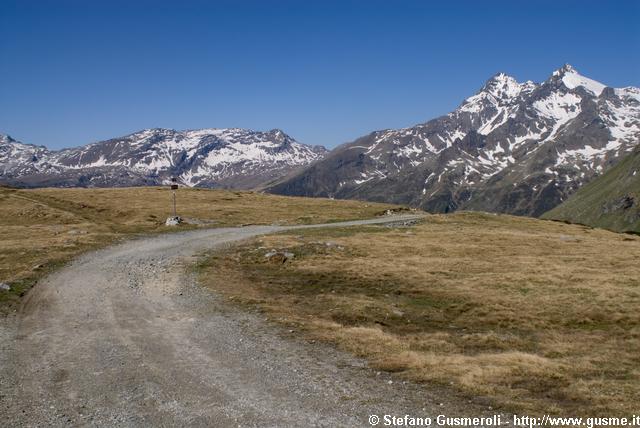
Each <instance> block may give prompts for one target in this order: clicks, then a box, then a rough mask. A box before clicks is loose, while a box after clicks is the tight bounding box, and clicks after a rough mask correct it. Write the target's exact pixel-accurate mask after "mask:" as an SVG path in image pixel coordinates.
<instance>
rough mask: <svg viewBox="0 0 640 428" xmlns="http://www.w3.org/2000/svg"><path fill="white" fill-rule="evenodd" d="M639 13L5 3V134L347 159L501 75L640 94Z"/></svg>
mask: <svg viewBox="0 0 640 428" xmlns="http://www.w3.org/2000/svg"><path fill="white" fill-rule="evenodd" d="M639 22H640V2H638V1H628V2H625V1H608V2H596V1H585V0H582V1H558V0H556V1H527V2H524V1H522V2H520V1H504V2H502V1H492V2H491V1H483V2H481V1H444V2H438V1H419V2H412V1H364V0H363V1H345V0H342V1H336V2H333V1H315V2H312V1H295V2H294V1H275V0H274V1H266V0H265V1H257V2H251V1H220V2H212V1H182V2H178V1H173V2H162V1H122V2H119V1H112V0H110V1H106V0H105V1H77V2H71V1H39V2H38V1H27V0H21V1H5V0H0V55H1V57H2V66H1V67H0V133H8V134H10V135H12V136H13V137H14V138H16V139H19V140H21V141H23V142H27V143H34V144H43V145H46V146H48V147H51V148H62V147H70V146H76V145H81V144H86V143H89V142H94V141H98V140H102V139H107V138H111V137H116V136H120V135H125V134H128V133H130V132H134V131H137V130H140V129H143V128H151V127H165V128H175V129H192V128H204V127H220V128H221V127H243V128H252V129H261V130H268V129H272V128H281V129H283V130H284V131H285V132H287V133H288V134H290V135H292V136H293V137H295V138H296V139H298V140H299V141H301V142H304V143H309V144H323V145H325V146H327V147H333V146H335V145H337V144H340V143H343V142H346V141H350V140H352V139H355V138H356V137H359V136H361V135H363V134H366V133H368V132H370V131H373V130H376V129H383V128H398V127H403V126H409V125H413V124H415V123H420V122H425V121H427V120H428V119H431V118H433V117H436V116H439V115H441V114H445V113H447V112H449V111H450V110H452V109H453V108H455V107H456V106H457V105H458V104H459V103H460V102H461V101H462V100H463V99H464V98H466V97H467V96H470V95H472V94H473V93H474V92H475V91H477V90H478V89H479V88H480V87H481V86H482V84H483V83H484V81H485V80H486V79H488V78H489V77H491V76H492V75H493V74H495V73H496V72H498V71H504V72H506V73H507V74H510V75H512V76H514V77H516V78H517V79H518V80H520V81H523V80H529V79H530V80H534V81H542V80H545V79H546V78H547V77H548V76H549V75H550V74H551V72H552V71H553V70H554V69H556V68H558V67H560V66H562V65H563V64H564V63H570V64H572V65H573V66H574V67H576V68H577V69H578V70H579V71H580V72H581V73H582V74H584V75H586V76H588V77H591V78H593V79H596V80H599V81H601V82H603V83H606V84H608V85H610V86H615V87H620V86H630V85H633V86H640V25H639V24H638V23H639Z"/></svg>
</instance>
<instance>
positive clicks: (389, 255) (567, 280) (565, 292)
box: [200, 213, 640, 416]
mask: <svg viewBox="0 0 640 428" xmlns="http://www.w3.org/2000/svg"><path fill="white" fill-rule="evenodd" d="M374 232H376V233H374ZM326 242H329V245H327V244H326ZM272 248H275V249H287V250H288V251H291V252H293V253H294V254H296V257H295V258H294V259H293V260H292V261H287V262H286V263H284V264H282V263H279V264H276V263H271V262H269V261H268V259H265V257H264V254H265V253H266V252H267V251H268V250H270V249H272ZM638 260H640V237H634V236H630V235H621V234H615V233H611V232H606V231H603V230H596V229H588V228H585V227H581V226H575V225H565V224H561V223H555V222H548V221H540V220H535V219H526V218H517V217H511V216H502V215H500V216H496V215H489V214H479V213H459V214H453V215H438V216H429V217H428V219H427V220H426V221H425V222H424V223H423V224H421V225H419V226H417V227H414V228H410V229H407V228H396V229H389V228H385V227H380V226H370V227H359V228H350V229H349V228H344V229H337V230H310V231H306V232H296V233H295V234H284V235H276V236H268V237H264V238H261V239H260V240H259V241H255V242H253V243H250V244H247V245H244V246H242V247H239V248H236V249H231V250H228V252H226V253H222V254H214V255H212V256H211V257H210V258H208V259H207V260H206V261H205V262H203V263H202V265H201V266H200V269H201V273H202V280H203V282H205V283H207V284H208V285H209V286H211V287H213V288H214V289H216V290H219V291H221V292H223V293H225V294H226V295H228V296H230V297H232V298H233V299H234V300H238V301H240V302H243V303H245V304H251V305H258V306H259V307H261V308H263V309H264V310H265V311H266V312H267V313H269V314H271V317H272V318H273V319H275V320H279V321H281V322H285V323H287V324H290V325H295V326H297V327H298V328H299V329H301V330H303V331H304V332H305V333H306V334H308V335H309V336H311V337H313V338H316V339H317V338H319V339H323V340H327V341H329V342H332V343H335V344H337V345H338V346H340V347H342V348H344V349H347V350H349V351H351V352H353V353H355V354H357V355H360V356H363V357H366V358H368V359H370V361H371V362H372V364H373V365H374V366H375V367H378V368H381V369H385V370H389V371H394V372H399V373H400V375H401V376H404V377H407V378H410V379H413V380H418V381H422V382H430V383H434V382H435V383H438V384H441V385H448V386H450V387H451V388H453V389H455V390H456V391H458V392H460V391H462V392H463V393H464V394H468V395H469V396H482V397H488V398H490V399H491V400H492V402H493V403H494V404H495V405H496V406H499V407H502V408H504V409H506V410H517V411H528V412H539V413H542V412H546V413H558V414H565V415H566V414H567V413H576V412H577V413H578V414H595V415H598V414H599V415H602V414H621V415H624V416H629V415H628V413H631V412H633V411H635V412H636V413H637V410H638V406H637V403H638V401H639V400H640V311H638V308H639V307H640V305H639V304H640V263H638ZM603 412H604V413H603Z"/></svg>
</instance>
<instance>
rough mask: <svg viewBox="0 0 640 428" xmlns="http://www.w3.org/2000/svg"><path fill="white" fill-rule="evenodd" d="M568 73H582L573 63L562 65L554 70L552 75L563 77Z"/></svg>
mask: <svg viewBox="0 0 640 428" xmlns="http://www.w3.org/2000/svg"><path fill="white" fill-rule="evenodd" d="M567 73H574V74H580V73H578V70H576V69H575V68H574V67H573V66H572V65H571V64H565V65H563V66H562V67H560V68H559V69H557V70H556V71H554V72H553V74H552V76H559V77H562V76H564V75H565V74H567Z"/></svg>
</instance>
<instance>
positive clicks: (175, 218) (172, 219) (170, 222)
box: [165, 177, 182, 226]
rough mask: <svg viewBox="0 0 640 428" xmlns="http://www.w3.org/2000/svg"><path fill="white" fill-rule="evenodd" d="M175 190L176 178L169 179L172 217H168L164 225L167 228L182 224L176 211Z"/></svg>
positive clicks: (176, 188)
mask: <svg viewBox="0 0 640 428" xmlns="http://www.w3.org/2000/svg"><path fill="white" fill-rule="evenodd" d="M176 190H178V178H177V177H171V193H172V197H173V217H169V218H168V219H167V221H166V222H165V224H166V225H167V226H177V225H179V224H180V223H182V219H181V218H180V217H178V210H177V209H176Z"/></svg>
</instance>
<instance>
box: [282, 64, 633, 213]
mask: <svg viewBox="0 0 640 428" xmlns="http://www.w3.org/2000/svg"><path fill="white" fill-rule="evenodd" d="M639 142H640V90H639V89H638V88H635V87H628V88H620V89H614V88H610V87H607V86H606V85H604V84H602V83H599V82H596V81H594V80H591V79H589V78H587V77H584V76H582V75H581V74H580V73H578V71H576V70H575V69H574V68H573V67H571V66H570V65H565V66H564V67H562V68H560V69H559V70H556V71H555V72H553V74H552V75H551V76H550V77H549V78H548V79H547V80H546V81H544V82H542V83H539V84H536V83H533V82H530V81H529V82H524V83H518V82H517V81H516V80H515V79H514V78H512V77H510V76H507V75H505V74H504V73H500V74H497V75H495V76H493V77H492V78H491V79H489V80H488V81H487V82H486V84H485V85H484V86H483V87H482V88H481V89H480V91H479V92H478V93H476V94H475V95H473V96H471V97H469V98H467V99H466V100H465V101H464V102H463V103H462V104H461V105H460V106H459V107H458V108H457V109H456V110H454V111H453V112H451V113H449V114H448V115H446V116H442V117H439V118H437V119H434V120H431V121H429V122H426V123H424V124H420V125H416V126H413V127H410V128H404V129H397V130H384V131H377V132H373V133H371V134H369V135H367V136H364V137H362V138H360V139H358V140H356V141H354V142H352V143H348V144H345V145H343V146H340V147H339V148H337V149H335V150H334V151H333V152H331V153H330V154H329V155H328V156H327V157H326V158H325V159H324V160H322V161H320V162H318V163H315V164H313V165H311V166H310V167H309V168H307V169H306V170H304V171H302V172H300V173H299V174H297V175H295V176H293V177H291V178H288V179H286V180H284V181H282V182H280V183H278V184H277V185H275V186H273V187H272V188H271V189H270V191H272V192H274V193H281V194H288V195H304V196H328V197H336V198H357V199H369V200H374V201H389V202H398V203H408V204H411V205H414V206H419V207H422V208H425V209H427V210H430V211H436V212H447V211H452V210H456V209H478V210H487V211H495V212H507V213H513V214H521V215H534V216H537V215H540V214H542V213H543V212H545V211H547V210H549V209H551V208H553V207H554V206H555V205H557V204H559V203H560V202H562V201H563V200H564V199H566V198H567V197H568V195H569V194H571V193H573V192H574V191H575V190H576V189H577V188H578V187H580V186H581V185H582V184H584V183H586V182H588V181H589V180H591V179H592V178H594V177H595V176H597V175H599V174H601V173H602V172H603V171H604V170H605V169H607V168H608V167H609V166H610V165H612V164H614V163H616V161H617V160H618V159H619V158H620V157H622V156H624V155H625V154H627V153H629V152H630V151H631V150H632V148H633V147H634V146H636V145H638V143H639Z"/></svg>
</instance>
